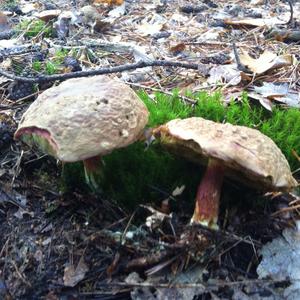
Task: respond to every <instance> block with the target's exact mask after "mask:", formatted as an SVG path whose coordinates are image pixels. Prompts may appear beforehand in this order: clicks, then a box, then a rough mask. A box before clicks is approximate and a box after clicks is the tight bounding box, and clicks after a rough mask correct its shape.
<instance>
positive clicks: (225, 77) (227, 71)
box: [207, 65, 241, 85]
mask: <svg viewBox="0 0 300 300" xmlns="http://www.w3.org/2000/svg"><path fill="white" fill-rule="evenodd" d="M209 75H210V77H209V78H208V80H207V82H208V83H210V84H216V83H220V82H223V83H224V82H225V83H227V84H228V85H237V84H239V83H240V82H241V72H240V71H239V70H237V68H236V67H235V66H234V65H224V66H222V65H221V66H216V67H213V68H211V70H210V72H209Z"/></svg>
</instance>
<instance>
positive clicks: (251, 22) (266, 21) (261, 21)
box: [224, 18, 285, 27]
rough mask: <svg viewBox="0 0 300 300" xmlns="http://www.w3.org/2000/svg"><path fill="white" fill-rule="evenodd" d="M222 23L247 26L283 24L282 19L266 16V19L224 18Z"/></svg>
mask: <svg viewBox="0 0 300 300" xmlns="http://www.w3.org/2000/svg"><path fill="white" fill-rule="evenodd" d="M224 23H225V24H227V25H232V26H239V27H241V26H248V27H263V26H274V25H280V24H282V25H283V24H284V23H285V22H284V21H281V20H279V19H277V18H268V19H241V20H231V19H227V20H224Z"/></svg>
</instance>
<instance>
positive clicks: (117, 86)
mask: <svg viewBox="0 0 300 300" xmlns="http://www.w3.org/2000/svg"><path fill="white" fill-rule="evenodd" d="M148 114H149V113H148V110H147V108H146V106H145V105H144V103H143V102H142V101H141V100H140V99H139V97H138V96H137V95H136V94H135V93H134V91H133V90H132V89H131V88H130V87H128V86H127V85H126V84H124V83H122V82H121V81H119V80H116V79H110V78H109V77H106V76H103V75H99V76H93V77H85V78H74V79H69V80H66V81H64V82H62V83H61V84H60V85H58V86H55V87H52V88H49V89H48V90H46V91H44V92H43V93H42V94H41V95H39V97H38V98H37V99H36V100H35V101H34V102H33V103H32V104H31V105H30V107H29V108H28V110H27V111H26V112H25V113H24V115H23V117H22V119H21V121H20V123H19V126H18V129H17V131H16V132H15V139H22V140H23V141H24V142H25V143H27V144H29V145H36V146H38V148H40V149H41V150H42V151H44V152H45V153H47V154H50V155H52V156H54V157H55V158H57V159H59V160H61V161H62V162H76V161H83V164H84V168H85V176H86V180H87V183H88V184H90V185H91V186H92V187H94V188H97V183H96V180H95V176H96V175H97V173H98V174H99V162H100V161H101V157H102V156H103V155H105V154H108V153H110V152H111V151H112V150H114V149H117V148H122V147H126V146H127V145H129V144H131V143H133V142H135V141H136V140H137V139H139V137H140V136H141V134H142V132H143V129H144V127H145V125H146V124H147V122H148Z"/></svg>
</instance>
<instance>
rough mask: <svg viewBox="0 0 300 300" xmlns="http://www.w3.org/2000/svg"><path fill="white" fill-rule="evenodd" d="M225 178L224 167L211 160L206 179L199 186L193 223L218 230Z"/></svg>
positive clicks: (205, 175)
mask: <svg viewBox="0 0 300 300" xmlns="http://www.w3.org/2000/svg"><path fill="white" fill-rule="evenodd" d="M223 178H224V166H223V165H222V164H221V163H220V162H218V161H217V160H215V159H212V158H211V159H209V161H208V165H207V169H206V171H205V174H204V177H203V178H202V181H201V183H200V184H199V186H198V191H197V196H196V204H195V210H194V215H193V217H192V219H191V223H198V224H202V225H205V226H207V227H210V228H215V229H216V228H218V225H217V220H218V214H219V201H220V196H221V187H222V183H223Z"/></svg>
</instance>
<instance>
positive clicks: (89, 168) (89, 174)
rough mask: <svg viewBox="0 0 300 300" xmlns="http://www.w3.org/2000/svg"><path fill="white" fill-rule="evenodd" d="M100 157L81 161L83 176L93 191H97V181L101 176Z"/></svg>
mask: <svg viewBox="0 0 300 300" xmlns="http://www.w3.org/2000/svg"><path fill="white" fill-rule="evenodd" d="M102 164H103V163H102V157H101V156H94V157H90V158H87V159H85V160H83V165H84V174H85V180H86V182H87V184H88V185H89V186H90V187H91V188H92V189H94V190H98V189H99V185H98V183H97V182H98V180H97V178H98V179H99V177H100V176H101V169H102V168H101V166H102Z"/></svg>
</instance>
